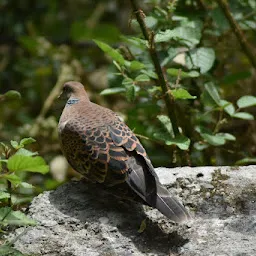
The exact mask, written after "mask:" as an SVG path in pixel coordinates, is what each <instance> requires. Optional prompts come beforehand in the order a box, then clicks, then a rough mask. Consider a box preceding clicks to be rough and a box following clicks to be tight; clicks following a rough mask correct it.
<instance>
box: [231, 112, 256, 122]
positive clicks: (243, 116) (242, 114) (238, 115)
mask: <svg viewBox="0 0 256 256" xmlns="http://www.w3.org/2000/svg"><path fill="white" fill-rule="evenodd" d="M232 117H235V118H240V119H245V120H254V116H253V115H251V114H249V113H247V112H238V113H235V114H234V115H233V116H232Z"/></svg>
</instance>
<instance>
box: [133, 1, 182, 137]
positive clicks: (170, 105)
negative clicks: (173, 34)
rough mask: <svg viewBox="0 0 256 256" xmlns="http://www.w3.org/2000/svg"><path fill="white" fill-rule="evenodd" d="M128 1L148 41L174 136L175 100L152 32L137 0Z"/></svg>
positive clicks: (176, 126) (177, 132) (176, 130)
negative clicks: (166, 79) (165, 76)
mask: <svg viewBox="0 0 256 256" xmlns="http://www.w3.org/2000/svg"><path fill="white" fill-rule="evenodd" d="M130 1H131V5H132V9H133V12H134V14H135V16H136V19H137V21H138V23H139V25H140V29H141V31H142V33H143V36H144V38H145V39H146V40H147V41H148V43H149V54H150V57H151V60H152V62H153V64H154V67H155V71H156V73H157V75H158V82H159V84H160V86H161V88H162V91H163V96H164V100H165V104H166V107H167V111H168V116H169V118H170V120H171V122H172V128H173V132H174V135H175V136H176V135H178V134H179V129H178V125H177V118H176V114H175V101H174V98H173V96H172V95H171V94H170V93H169V92H168V90H169V88H168V85H167V82H166V81H165V78H164V74H163V70H162V67H161V65H160V62H159V59H158V56H157V51H156V45H155V41H154V33H153V32H152V31H150V30H149V29H148V28H147V26H146V24H145V22H144V13H143V11H142V10H140V9H139V8H138V6H137V1H136V0H130Z"/></svg>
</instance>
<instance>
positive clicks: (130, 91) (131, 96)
mask: <svg viewBox="0 0 256 256" xmlns="http://www.w3.org/2000/svg"><path fill="white" fill-rule="evenodd" d="M126 98H127V100H128V101H130V102H132V101H134V100H135V98H136V87H135V85H134V84H132V85H131V86H127V87H126Z"/></svg>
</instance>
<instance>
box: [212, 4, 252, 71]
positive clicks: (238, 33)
mask: <svg viewBox="0 0 256 256" xmlns="http://www.w3.org/2000/svg"><path fill="white" fill-rule="evenodd" d="M217 2H218V4H219V6H220V8H221V9H222V11H223V13H224V14H225V16H226V18H227V20H228V22H229V24H230V26H231V28H232V29H233V32H234V33H235V35H236V37H237V39H238V41H239V43H240V45H241V47H242V50H243V51H244V53H245V54H246V55H247V57H248V59H249V60H250V62H251V64H252V66H253V67H254V68H255V69H256V55H255V52H254V49H253V48H252V47H251V45H250V44H249V43H248V42H247V39H246V37H245V35H244V34H243V31H242V30H241V28H240V26H239V24H238V23H237V22H236V20H235V19H234V18H233V16H232V14H231V12H230V10H229V6H228V4H227V1H226V0H217Z"/></svg>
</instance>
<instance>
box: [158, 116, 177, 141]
mask: <svg viewBox="0 0 256 256" xmlns="http://www.w3.org/2000/svg"><path fill="white" fill-rule="evenodd" d="M157 119H158V120H159V121H160V122H161V123H162V125H163V127H164V128H165V130H166V131H167V132H168V133H169V134H170V135H171V136H172V137H174V132H173V129H172V123H171V120H170V118H169V117H168V116H166V115H158V116H157Z"/></svg>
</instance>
